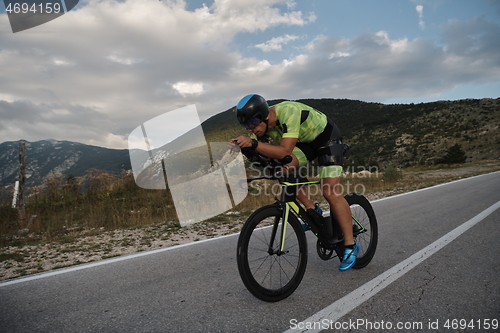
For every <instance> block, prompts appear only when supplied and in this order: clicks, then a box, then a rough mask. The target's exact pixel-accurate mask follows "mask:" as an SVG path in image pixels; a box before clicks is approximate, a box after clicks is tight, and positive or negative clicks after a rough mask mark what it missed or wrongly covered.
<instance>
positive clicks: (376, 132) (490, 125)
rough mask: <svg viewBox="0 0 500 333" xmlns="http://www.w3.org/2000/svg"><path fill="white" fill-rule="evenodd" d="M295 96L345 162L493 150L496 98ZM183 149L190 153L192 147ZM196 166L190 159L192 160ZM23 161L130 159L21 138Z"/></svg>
mask: <svg viewBox="0 0 500 333" xmlns="http://www.w3.org/2000/svg"><path fill="white" fill-rule="evenodd" d="M280 101H282V100H275V101H270V104H271V105H272V104H275V103H278V102H280ZM299 101H300V102H303V103H305V104H308V105H310V106H312V107H314V108H317V109H318V110H320V111H323V112H324V113H326V114H327V115H328V116H329V117H330V118H332V119H333V120H334V121H335V122H336V123H337V124H338V126H339V127H340V129H341V131H342V134H343V136H344V142H346V143H347V144H349V146H350V147H351V149H350V151H349V154H348V156H347V158H346V160H345V163H344V165H345V166H346V167H349V168H351V170H352V169H353V168H354V169H355V171H359V170H357V168H359V167H366V168H368V167H369V166H377V167H380V168H381V169H383V168H384V167H385V166H386V165H387V164H389V163H392V164H394V165H396V166H399V167H408V166H412V165H424V164H427V165H430V164H434V163H436V162H437V161H439V160H440V159H441V158H442V157H443V156H444V155H445V153H446V152H447V150H448V149H449V148H450V147H451V146H453V145H455V144H460V145H461V147H462V150H463V151H464V152H465V155H466V157H467V160H466V161H467V162H476V161H481V160H497V159H499V158H500V131H499V129H498V126H499V124H500V98H497V99H481V100H474V99H467V100H459V101H438V102H433V103H421V104H396V105H384V104H380V103H367V102H361V101H353V100H347V99H307V100H299ZM202 128H203V132H204V134H205V137H206V140H207V142H227V141H228V140H229V139H231V138H234V137H236V136H239V135H242V134H246V133H247V132H246V131H245V130H244V129H243V128H241V127H240V125H239V124H238V122H237V121H236V117H235V114H234V111H233V109H229V110H226V111H224V112H220V113H218V114H216V115H214V116H213V117H211V118H209V119H207V120H206V121H204V122H203V124H202ZM192 135H193V133H186V135H185V136H183V137H180V138H178V139H177V140H175V142H177V141H178V142H179V143H182V142H186V141H189V140H190V139H189V138H190V136H192ZM175 142H174V143H173V144H171V146H175V145H176V144H175ZM18 153H19V142H18V141H16V142H4V143H1V144H0V183H3V184H11V183H14V182H15V181H16V180H17V173H18V159H19V157H18ZM190 155H192V158H196V157H197V156H198V155H199V154H198V152H191V153H190ZM197 166H198V163H192V167H193V168H194V167H197ZM26 168H27V169H26V176H27V185H28V186H30V185H33V183H34V182H35V181H36V180H39V179H42V178H43V177H45V176H47V175H50V174H55V173H62V174H64V175H73V176H75V177H79V176H83V175H85V174H86V173H87V171H88V170H90V169H99V170H105V171H108V172H112V173H119V172H120V171H121V170H130V169H131V166H130V158H129V152H128V150H127V149H107V148H102V147H96V146H89V145H85V144H81V143H76V142H69V141H56V140H43V141H37V142H27V144H26ZM184 171H189V170H184ZM194 171H195V170H193V172H194Z"/></svg>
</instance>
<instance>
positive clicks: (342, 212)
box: [321, 165, 354, 245]
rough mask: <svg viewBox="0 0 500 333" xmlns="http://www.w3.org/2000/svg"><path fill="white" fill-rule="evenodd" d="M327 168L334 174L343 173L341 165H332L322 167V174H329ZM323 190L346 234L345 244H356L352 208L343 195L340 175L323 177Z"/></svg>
mask: <svg viewBox="0 0 500 333" xmlns="http://www.w3.org/2000/svg"><path fill="white" fill-rule="evenodd" d="M327 168H328V169H331V170H332V169H333V170H332V171H330V175H332V176H333V175H336V174H341V173H342V167H341V166H340V165H332V166H327V167H323V168H322V172H321V175H322V176H323V175H325V174H327V172H325V171H324V170H325V169H327ZM321 190H322V191H323V196H324V197H325V199H326V200H327V201H328V203H329V204H330V209H331V210H332V211H331V213H332V214H333V215H334V216H335V218H336V220H337V221H338V223H339V226H340V229H341V230H342V233H343V234H344V244H345V245H352V244H354V237H353V233H352V221H351V209H350V208H349V204H348V203H347V201H346V200H345V199H344V196H343V195H342V188H341V185H340V175H339V176H336V177H322V178H321Z"/></svg>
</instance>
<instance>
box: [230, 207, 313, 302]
mask: <svg viewBox="0 0 500 333" xmlns="http://www.w3.org/2000/svg"><path fill="white" fill-rule="evenodd" d="M282 215H283V211H282V210H280V209H279V207H278V205H276V204H274V205H269V206H265V207H262V208H260V209H258V210H257V211H255V212H254V213H253V214H252V215H251V216H250V217H249V218H248V220H247V222H246V223H245V225H244V226H243V228H242V230H241V233H240V237H239V239H238V251H237V261H238V270H239V273H240V276H241V279H242V280H243V283H244V284H245V286H246V287H247V289H248V290H249V291H250V292H251V293H252V294H253V295H254V296H255V297H257V298H259V299H261V300H263V301H266V302H277V301H280V300H282V299H284V298H286V297H288V296H290V295H291V294H292V293H293V292H294V291H295V289H297V287H298V286H299V284H300V281H302V277H303V276H304V272H305V270H306V265H307V240H306V237H305V234H304V231H303V230H302V226H301V224H300V222H299V221H298V219H297V218H296V217H295V215H293V214H289V216H288V221H287V223H283V217H282ZM283 228H285V229H284V232H283ZM282 235H284V244H283V248H282V244H281V242H282Z"/></svg>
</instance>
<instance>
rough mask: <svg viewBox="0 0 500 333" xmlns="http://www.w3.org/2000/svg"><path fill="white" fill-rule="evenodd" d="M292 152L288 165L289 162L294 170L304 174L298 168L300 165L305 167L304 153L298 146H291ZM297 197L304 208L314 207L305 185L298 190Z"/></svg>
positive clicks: (305, 158)
mask: <svg viewBox="0 0 500 333" xmlns="http://www.w3.org/2000/svg"><path fill="white" fill-rule="evenodd" d="M292 153H293V154H292V162H291V163H290V164H289V166H290V165H291V164H293V167H294V168H296V170H297V171H298V172H299V174H300V175H301V176H306V175H304V174H302V172H301V171H302V170H301V169H300V168H302V167H305V168H306V167H307V157H306V155H305V154H304V152H303V151H302V150H301V149H300V148H298V147H295V148H293V151H292ZM297 199H298V200H299V201H300V202H301V203H302V204H303V205H304V207H305V209H309V208H312V209H314V203H313V202H312V200H311V199H310V197H309V192H308V187H307V186H303V187H301V188H300V189H299V190H298V192H297Z"/></svg>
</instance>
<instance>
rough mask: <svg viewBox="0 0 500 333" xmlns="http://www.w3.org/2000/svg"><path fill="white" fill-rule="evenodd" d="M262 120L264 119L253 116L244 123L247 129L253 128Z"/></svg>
mask: <svg viewBox="0 0 500 333" xmlns="http://www.w3.org/2000/svg"><path fill="white" fill-rule="evenodd" d="M261 122H262V120H260V118H257V117H252V118H250V119H248V120H247V121H246V122H245V123H244V124H243V127H244V128H246V129H247V130H253V129H254V128H255V126H257V125H259V124H260V123H261Z"/></svg>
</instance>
